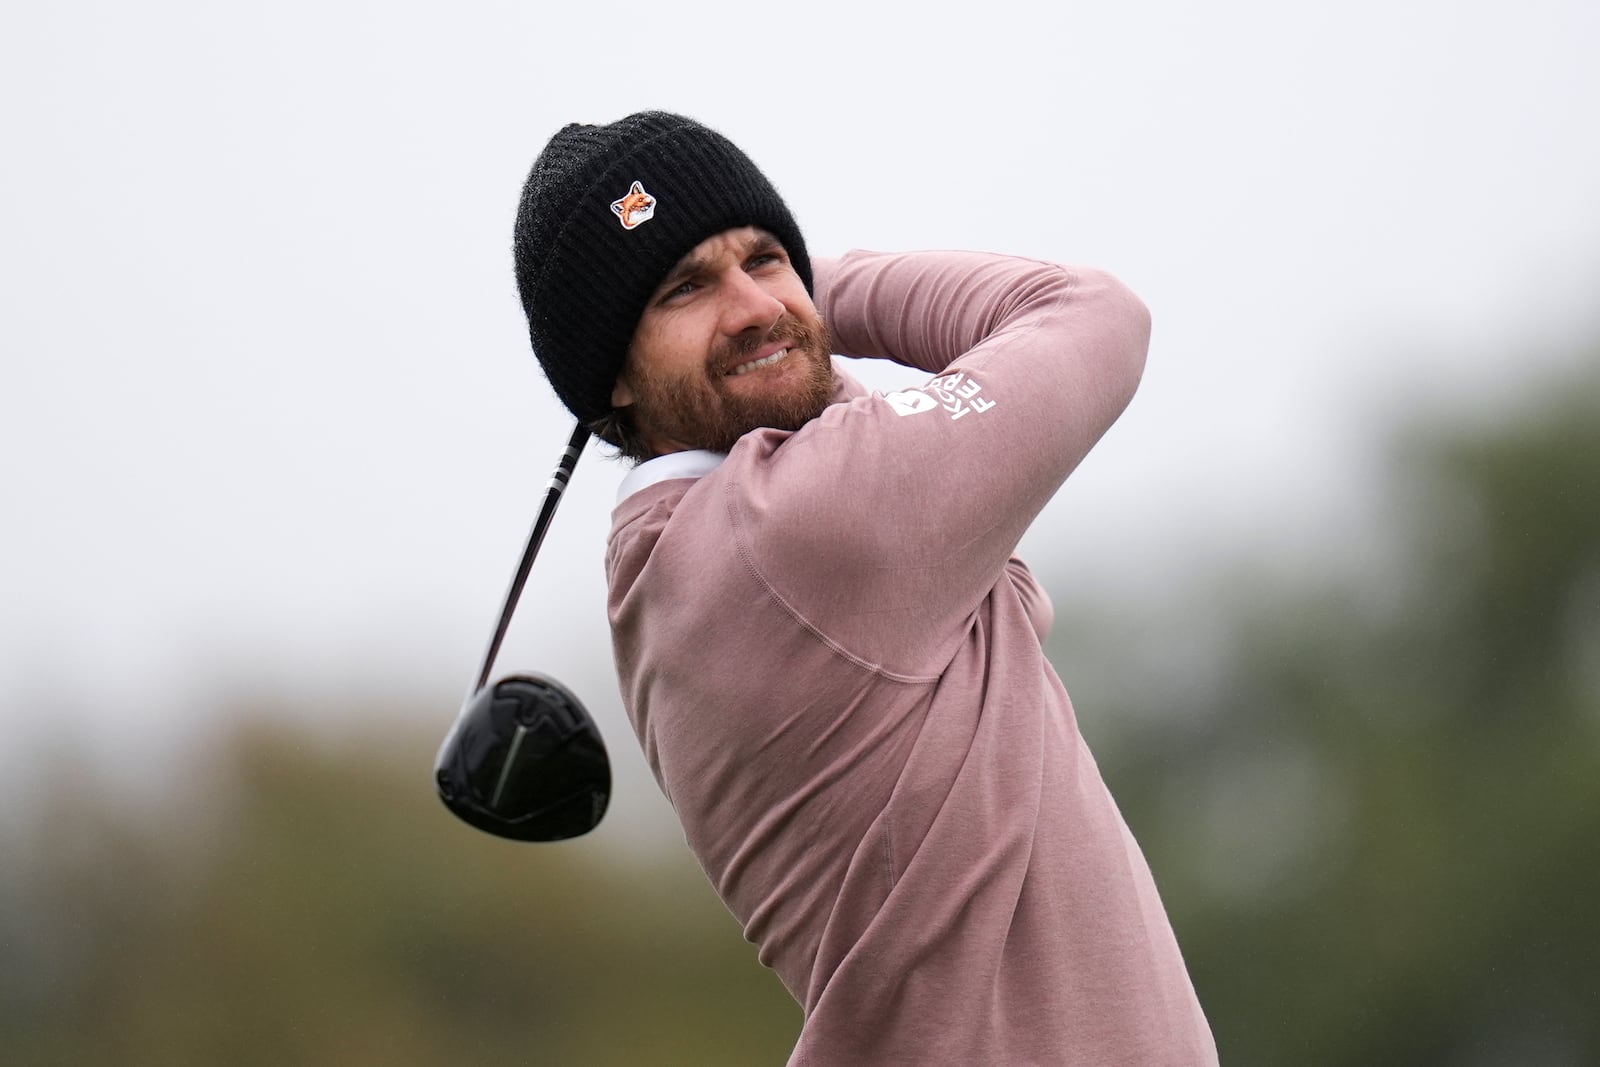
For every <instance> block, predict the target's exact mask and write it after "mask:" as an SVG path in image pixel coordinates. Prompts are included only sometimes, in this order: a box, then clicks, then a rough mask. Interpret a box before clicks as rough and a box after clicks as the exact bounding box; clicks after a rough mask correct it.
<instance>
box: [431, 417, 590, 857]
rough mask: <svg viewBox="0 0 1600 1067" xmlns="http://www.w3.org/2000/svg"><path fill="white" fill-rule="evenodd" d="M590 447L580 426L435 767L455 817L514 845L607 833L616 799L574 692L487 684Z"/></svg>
mask: <svg viewBox="0 0 1600 1067" xmlns="http://www.w3.org/2000/svg"><path fill="white" fill-rule="evenodd" d="M588 440H589V431H588V430H587V429H585V428H584V427H583V426H582V425H581V424H580V425H579V426H578V427H577V428H576V429H575V430H573V432H572V439H571V440H570V441H569V442H568V443H567V448H566V451H565V452H563V453H562V455H561V462H560V464H559V465H558V466H557V467H556V470H555V473H554V474H553V475H551V477H550V487H549V489H548V490H546V492H545V498H544V504H543V506H542V507H540V509H539V517H538V519H537V520H536V521H535V522H534V524H533V531H532V532H531V533H530V534H529V535H528V546H527V548H525V549H524V550H523V553H522V562H521V563H520V564H518V566H517V572H516V575H515V576H514V577H513V578H512V579H511V588H510V590H509V591H507V593H506V602H505V606H504V607H503V608H502V609H501V611H500V621H499V623H498V624H497V625H496V626H495V631H494V636H493V637H491V638H490V639H489V651H488V653H487V654H486V655H485V656H484V660H483V669H482V670H480V671H479V672H478V677H477V680H476V681H475V682H474V683H473V685H472V687H471V689H469V690H468V692H467V699H466V700H465V702H463V704H462V706H461V712H460V714H458V715H457V716H456V721H455V724H454V725H453V726H451V728H450V732H449V733H448V734H446V735H445V739H444V743H443V744H442V745H440V746H439V755H438V757H437V758H436V759H435V760H434V765H433V772H434V783H435V785H436V787H437V788H438V790H439V798H440V799H441V800H443V801H444V803H445V806H446V807H447V808H449V809H450V810H451V811H452V812H454V813H455V814H456V815H457V816H459V817H460V818H461V819H462V820H464V821H465V822H467V823H468V824H470V825H472V826H475V827H477V828H478V829H480V830H483V831H485V832H486V833H491V834H495V835H496V836H499V837H507V838H511V839H512V840H515V841H562V840H565V839H567V838H570V837H578V836H580V835H582V834H586V833H588V832H589V831H590V830H593V829H594V828H595V827H596V826H598V825H599V824H600V819H601V818H602V817H603V816H604V815H605V813H606V804H607V803H608V802H609V800H610V799H611V762H610V760H609V759H608V758H607V756H606V747H605V742H604V741H603V740H601V737H600V730H599V728H597V727H596V726H595V724H594V720H593V719H591V718H590V717H589V713H588V711H587V710H585V708H584V706H583V704H582V703H581V702H580V701H579V700H578V698H577V696H575V695H574V694H573V692H572V691H571V690H570V689H568V688H567V687H566V686H564V685H562V684H561V683H560V682H558V681H556V680H555V679H554V678H550V677H548V676H546V675H543V674H523V675H511V676H509V677H506V678H502V679H501V680H500V681H498V682H496V683H494V685H492V686H491V685H489V684H488V682H489V675H490V672H491V671H493V670H494V661H495V657H496V656H497V655H498V654H499V652H500V643H501V641H503V640H504V639H505V635H506V630H507V629H508V628H509V627H510V625H511V616H512V614H513V613H514V612H515V611H516V609H517V600H518V599H519V598H520V597H521V595H522V587H523V586H524V585H526V584H527V581H528V572H529V571H530V570H531V569H532V567H533V561H534V558H535V557H536V556H537V555H538V554H539V546H540V544H542V543H543V541H544V535H545V531H546V530H547V529H549V527H550V520H551V519H552V518H553V517H554V516H555V513H556V506H557V505H559V504H560V503H561V494H562V492H563V491H565V489H566V487H567V481H568V480H569V479H570V478H571V477H572V470H573V468H574V467H576V466H577V465H578V457H579V456H580V455H582V454H583V446H584V445H585V444H586V443H587V442H588Z"/></svg>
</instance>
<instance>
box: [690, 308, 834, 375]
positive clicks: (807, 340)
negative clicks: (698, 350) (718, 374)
mask: <svg viewBox="0 0 1600 1067" xmlns="http://www.w3.org/2000/svg"><path fill="white" fill-rule="evenodd" d="M782 341H787V342H788V343H789V346H790V347H792V348H793V347H797V348H805V349H812V350H820V349H825V348H827V347H828V332H827V329H826V327H824V328H822V329H818V328H817V327H814V326H812V325H811V324H810V323H807V322H805V321H803V320H801V319H799V318H796V317H795V316H794V315H790V314H787V313H786V314H785V315H784V316H783V318H781V319H779V320H778V321H777V322H776V323H774V324H773V326H772V328H771V329H770V330H768V331H767V332H766V333H742V334H740V335H739V336H737V337H729V338H725V339H723V340H722V341H721V342H720V343H719V344H718V345H717V347H716V349H715V350H713V352H712V353H711V360H710V366H711V367H713V368H716V369H719V370H724V371H725V370H727V369H729V368H731V367H737V366H738V365H739V364H741V363H747V362H749V361H750V359H751V358H752V357H754V355H755V354H756V352H758V351H760V350H761V349H762V348H763V347H765V346H766V345H770V344H773V343H775V342H782Z"/></svg>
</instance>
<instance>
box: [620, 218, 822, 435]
mask: <svg viewBox="0 0 1600 1067" xmlns="http://www.w3.org/2000/svg"><path fill="white" fill-rule="evenodd" d="M828 355H829V353H828V336H827V331H826V330H825V329H824V328H823V325H822V320H821V318H820V317H818V315H817V309H816V306H815V305H813V304H812V303H811V297H810V296H809V295H808V294H807V293H806V288H805V284H804V283H803V282H801V280H800V276H799V275H798V274H796V273H795V270H794V267H793V266H792V265H790V262H789V255H788V253H787V252H785V251H784V249H783V246H782V245H781V244H779V243H778V241H777V239H776V238H774V237H773V236H772V235H771V234H769V233H767V232H766V231H764V230H758V229H756V228H754V227H751V226H746V227H743V228H741V229H737V230H724V231H723V232H722V233H719V234H716V235H715V236H713V237H708V238H706V239H705V240H704V241H701V242H700V243H699V244H698V245H695V247H694V248H692V249H690V251H689V253H688V254H687V255H685V256H684V257H683V258H682V259H680V260H679V261H678V263H677V265H676V266H674V267H673V268H672V270H670V271H668V272H667V276H666V278H665V279H664V280H663V281H662V283H661V285H660V286H659V287H658V288H657V289H656V291H655V292H654V293H653V294H651V296H650V302H649V304H648V305H647V306H646V307H645V311H644V314H643V315H642V316H641V317H640V319H639V325H638V328H637V329H635V330H634V333H633V343H632V344H631V345H629V347H628V360H627V363H626V364H625V365H624V367H623V370H622V374H621V376H620V377H619V378H618V379H617V384H616V388H615V389H614V390H613V391H612V394H611V402H612V404H613V405H615V406H616V407H628V406H630V405H631V407H632V412H633V418H634V424H635V425H636V426H637V427H638V429H639V431H640V433H641V434H643V436H644V439H645V441H646V442H648V444H649V445H650V448H651V450H652V452H653V453H654V454H655V455H658V456H659V455H665V454H666V453H668V452H682V451H685V450H687V449H691V448H709V449H711V450H713V451H717V452H726V451H728V450H729V449H730V448H732V447H733V443H734V442H735V441H737V440H738V439H739V438H740V437H742V436H744V435H745V434H746V433H748V432H749V431H751V430H753V429H756V428H757V427H761V426H771V427H775V428H777V429H780V430H798V429H799V428H800V427H801V426H803V425H805V424H806V423H807V422H809V421H810V420H811V419H813V418H815V417H816V416H817V415H818V414H820V413H821V412H822V409H823V408H825V407H827V405H828V400H829V399H830V397H831V396H832V395H833V365H832V363H831V362H830V361H829V358H828Z"/></svg>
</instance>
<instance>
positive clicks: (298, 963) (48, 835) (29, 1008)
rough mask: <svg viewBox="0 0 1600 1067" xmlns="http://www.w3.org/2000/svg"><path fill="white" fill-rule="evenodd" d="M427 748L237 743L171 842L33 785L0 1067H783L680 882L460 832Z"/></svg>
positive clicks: (563, 847)
mask: <svg viewBox="0 0 1600 1067" xmlns="http://www.w3.org/2000/svg"><path fill="white" fill-rule="evenodd" d="M421 718H422V717H420V716H412V717H410V718H409V721H412V722H417V721H421ZM373 736H383V732H382V731H374V732H373ZM436 743H437V738H435V737H425V736H421V735H418V736H416V737H413V738H410V739H408V741H406V742H403V743H398V744H394V745H392V746H391V747H389V748H387V749H386V750H381V751H374V750H373V749H372V747H371V746H370V744H363V745H359V746H358V745H356V744H350V745H345V746H334V747H329V746H327V745H326V744H319V743H314V742H312V741H311V740H310V739H309V738H307V737H306V736H303V735H300V734H297V733H296V732H295V730H294V729H292V728H290V727H286V726H267V725H263V726H260V727H257V728H254V729H249V730H246V731H243V732H241V733H240V734H239V735H238V736H237V737H235V738H234V739H233V741H232V742H231V744H230V745H229V748H228V750H227V752H225V753H224V754H223V755H224V758H223V760H222V763H221V766H220V768H219V769H220V771H221V773H220V774H214V775H212V776H210V777H211V780H212V781H213V782H221V783H225V785H224V786H223V787H222V788H220V789H216V790H209V791H205V792H204V793H203V794H202V795H196V796H194V797H193V798H192V800H193V803H194V804H195V805H196V807H195V808H194V810H193V818H192V819H186V820H184V821H183V823H182V824H178V825H172V824H164V825H153V824H150V823H149V822H148V821H140V820H138V819H133V818H128V817H124V816H122V815H119V813H118V812H117V810H116V809H115V808H113V807H111V806H110V805H109V804H107V803H106V802H105V798H104V797H101V798H96V797H94V796H92V795H86V794H84V793H83V792H81V789H82V783H83V782H84V781H85V778H84V777H83V776H73V775H71V774H70V773H68V774H56V775H53V776H52V778H53V779H54V780H56V781H62V782H73V783H74V786H73V788H72V794H71V795H69V794H68V793H66V792H65V791H64V792H63V795H62V797H61V798H59V800H58V802H56V803H54V804H52V805H50V806H49V808H48V810H49V814H48V815H47V816H46V817H45V819H44V821H43V822H42V823H41V824H40V825H39V826H37V827H36V828H35V839H34V841H33V842H32V844H31V846H30V847H27V848H26V851H25V853H24V854H26V855H28V856H29V857H30V858H31V859H32V860H33V864H32V866H31V868H30V871H29V872H28V882H27V884H25V885H22V886H21V887H20V889H17V888H16V883H15V882H14V883H13V886H14V892H13V893H12V894H10V899H9V905H10V908H9V910H10V912H11V914H10V915H9V916H7V918H8V919H9V922H5V923H3V924H0V930H4V929H7V928H12V927H17V928H20V927H22V926H24V925H26V926H28V927H30V928H31V929H32V931H33V936H32V938H31V940H30V941H29V942H28V943H26V944H23V943H22V942H21V939H16V940H15V942H14V947H17V948H19V949H21V950H22V951H21V952H20V953H8V957H9V958H8V960H7V963H6V964H5V967H6V969H7V970H11V971H13V977H14V978H18V977H19V976H18V975H17V974H16V973H15V972H16V971H17V970H18V969H20V968H26V970H27V972H29V973H26V974H23V975H21V976H20V978H19V980H17V981H15V982H14V983H7V985H6V986H0V989H7V993H8V995H7V999H6V1003H5V1004H4V1005H3V1006H0V1024H3V1031H4V1034H5V1039H4V1046H5V1049H6V1051H5V1053H4V1057H3V1058H4V1061H5V1062H7V1063H18V1064H29V1065H34V1064H38V1065H55V1064H61V1065H66V1064H72V1065H82V1064H91V1063H93V1064H102V1063H104V1064H112V1063H115V1064H129V1065H135V1064H152V1065H153V1064H163V1065H171V1064H208V1065H209V1064H218V1063H229V1064H239V1065H249V1064H255V1063H259V1064H263V1065H266V1064H273V1065H279V1064H284V1063H293V1064H330V1065H331V1064H339V1065H341V1067H351V1065H356V1067H359V1065H362V1064H373V1065H377V1064H383V1065H408V1064H416V1065H423V1064H427V1065H437V1064H445V1063H457V1062H467V1063H474V1064H585V1065H587V1064H596V1065H607V1064H618V1065H622V1064H627V1065H637V1064H646V1063H661V1064H675V1063H685V1064H688V1063H694V1064H748V1063H774V1062H776V1063H781V1062H783V1060H784V1059H785V1058H786V1057H787V1056H788V1052H789V1049H790V1048H791V1047H792V1045H793V1042H794V1037H795V1035H796V1033H797V1032H798V1030H799V1023H800V1014H799V1011H798V1009H797V1008H796V1007H795V1005H794V1003H793V1001H792V1000H790V998H789V997H788V994H787V993H785V992H784V991H783V989H782V987H781V986H780V985H779V984H778V982H777V980H776V979H775V978H774V977H773V976H772V975H771V974H770V973H769V972H765V971H763V970H762V968H761V967H760V965H759V964H758V963H757V962H756V961H755V958H754V949H753V948H751V947H750V946H749V945H747V944H746V943H745V942H744V941H743V940H742V938H741V937H740V935H739V930H738V926H737V924H736V923H735V922H734V921H733V919H732V917H731V916H729V915H728V914H727V912H726V911H725V910H724V909H723V908H722V905H721V904H720V903H719V902H718V901H717V899H716V897H715V896H714V894H713V893H712V891H711V888H710V886H709V885H708V884H707V883H706V882H705V879H704V877H703V876H702V875H701V874H700V872H699V871H698V869H696V868H695V867H694V866H693V865H692V863H690V862H688V861H687V860H684V859H680V860H678V861H677V862H659V861H657V862H633V861H630V860H627V859H625V858H619V857H615V856H612V855H610V854H609V853H608V852H607V851H606V850H605V849H597V848H596V847H594V845H593V844H592V843H589V844H584V843H567V844H559V845H546V846H519V845H514V844H510V843H507V842H503V841H500V840H498V839H494V838H490V837H488V836H486V835H483V834H480V833H477V832H475V831H471V830H469V829H467V828H466V827H464V826H463V825H461V824H460V823H458V822H456V821H455V820H454V819H453V818H452V817H451V816H449V815H448V814H447V813H446V812H445V810H444V808H443V806H442V805H440V804H439V803H438V801H437V800H436V799H435V798H434V797H433V796H432V793H431V791H430V790H429V789H428V788H427V776H426V774H425V773H422V772H419V768H423V769H424V770H425V768H426V767H427V766H428V765H429V762H430V757H431V749H432V747H433V746H434V745H435V744H436ZM419 774H420V777H419ZM91 780H92V779H91ZM11 873H12V874H13V875H16V874H17V873H18V872H16V871H12V872H11ZM0 899H3V898H0ZM19 915H22V916H26V919H25V920H21V921H19ZM7 940H13V939H10V938H8V939H7ZM45 971H49V972H50V974H49V975H48V976H45V977H46V981H45V982H44V983H43V984H41V982H40V978H41V976H42V975H44V972H45ZM8 986H9V987H11V988H7V987H8Z"/></svg>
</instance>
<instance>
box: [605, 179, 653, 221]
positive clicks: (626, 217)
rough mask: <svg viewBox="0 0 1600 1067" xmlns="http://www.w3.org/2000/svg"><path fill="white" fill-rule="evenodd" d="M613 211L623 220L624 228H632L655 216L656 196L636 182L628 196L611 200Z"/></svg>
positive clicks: (629, 190)
mask: <svg viewBox="0 0 1600 1067" xmlns="http://www.w3.org/2000/svg"><path fill="white" fill-rule="evenodd" d="M611 211H612V214H614V215H616V216H617V218H618V219H620V220H621V221H622V228H623V229H624V230H631V229H633V228H634V227H635V226H637V225H639V224H640V223H642V222H649V221H650V220H651V219H653V218H655V215H656V198H655V197H653V196H651V195H650V194H649V193H647V192H645V191H644V186H642V185H640V184H639V183H638V182H634V183H633V185H632V187H631V188H629V189H628V195H627V196H624V197H623V198H622V199H620V200H613V201H611Z"/></svg>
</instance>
